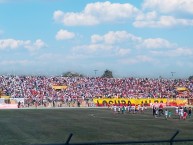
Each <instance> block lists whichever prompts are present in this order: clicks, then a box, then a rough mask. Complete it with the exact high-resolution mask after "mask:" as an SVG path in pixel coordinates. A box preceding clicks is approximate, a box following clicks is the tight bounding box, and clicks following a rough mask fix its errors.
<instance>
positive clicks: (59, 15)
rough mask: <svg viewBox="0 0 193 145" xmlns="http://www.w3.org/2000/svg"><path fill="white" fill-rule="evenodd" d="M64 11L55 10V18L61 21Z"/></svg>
mask: <svg viewBox="0 0 193 145" xmlns="http://www.w3.org/2000/svg"><path fill="white" fill-rule="evenodd" d="M63 15H64V13H63V12H62V11H60V10H57V11H55V12H54V15H53V18H54V20H55V21H59V22H60V21H61V20H62V17H63Z"/></svg>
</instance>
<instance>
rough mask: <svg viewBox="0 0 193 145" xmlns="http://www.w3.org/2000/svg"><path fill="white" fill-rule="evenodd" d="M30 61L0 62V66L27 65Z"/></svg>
mask: <svg viewBox="0 0 193 145" xmlns="http://www.w3.org/2000/svg"><path fill="white" fill-rule="evenodd" d="M30 63H31V61H29V60H2V61H0V65H15V64H19V65H29V64H30Z"/></svg>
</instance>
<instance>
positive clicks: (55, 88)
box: [52, 85, 68, 90]
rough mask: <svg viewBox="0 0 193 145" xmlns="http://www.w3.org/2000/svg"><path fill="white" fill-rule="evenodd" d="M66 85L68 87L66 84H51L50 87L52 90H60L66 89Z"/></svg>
mask: <svg viewBox="0 0 193 145" xmlns="http://www.w3.org/2000/svg"><path fill="white" fill-rule="evenodd" d="M67 87H68V86H56V85H53V86H52V88H53V89H54V90H62V89H64V90H65V89H67Z"/></svg>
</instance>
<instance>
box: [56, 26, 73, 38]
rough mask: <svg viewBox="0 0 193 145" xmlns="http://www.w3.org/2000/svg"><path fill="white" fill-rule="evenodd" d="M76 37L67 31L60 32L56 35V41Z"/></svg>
mask: <svg viewBox="0 0 193 145" xmlns="http://www.w3.org/2000/svg"><path fill="white" fill-rule="evenodd" d="M74 37H75V34H74V33H73V32H69V31H67V30H63V29H61V30H59V31H58V32H57V34H56V40H66V39H72V38H74Z"/></svg>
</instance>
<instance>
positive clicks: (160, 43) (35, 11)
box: [0, 0, 193, 78]
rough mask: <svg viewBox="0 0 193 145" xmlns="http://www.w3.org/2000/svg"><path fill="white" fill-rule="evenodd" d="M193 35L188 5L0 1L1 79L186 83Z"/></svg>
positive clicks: (191, 2) (130, 0) (189, 1)
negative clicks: (109, 76)
mask: <svg viewBox="0 0 193 145" xmlns="http://www.w3.org/2000/svg"><path fill="white" fill-rule="evenodd" d="M192 36H193V0H170V1H168V0H127V1H126V0H121V1H120V0H119V1H118V0H111V1H96V0H89V1H88V0H0V67H1V69H0V74H19V75H22V74H25V75H40V74H42V75H60V74H62V73H63V72H67V71H73V72H78V73H82V74H84V75H88V76H101V75H102V74H103V72H104V71H105V70H106V69H108V70H111V71H112V72H113V75H114V76H115V77H159V76H162V77H164V78H171V77H172V73H171V72H175V73H174V75H173V77H174V78H188V77H189V76H191V75H193V71H192V70H193V41H192V38H193V37H192ZM94 70H97V72H96V74H95V71H94Z"/></svg>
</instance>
